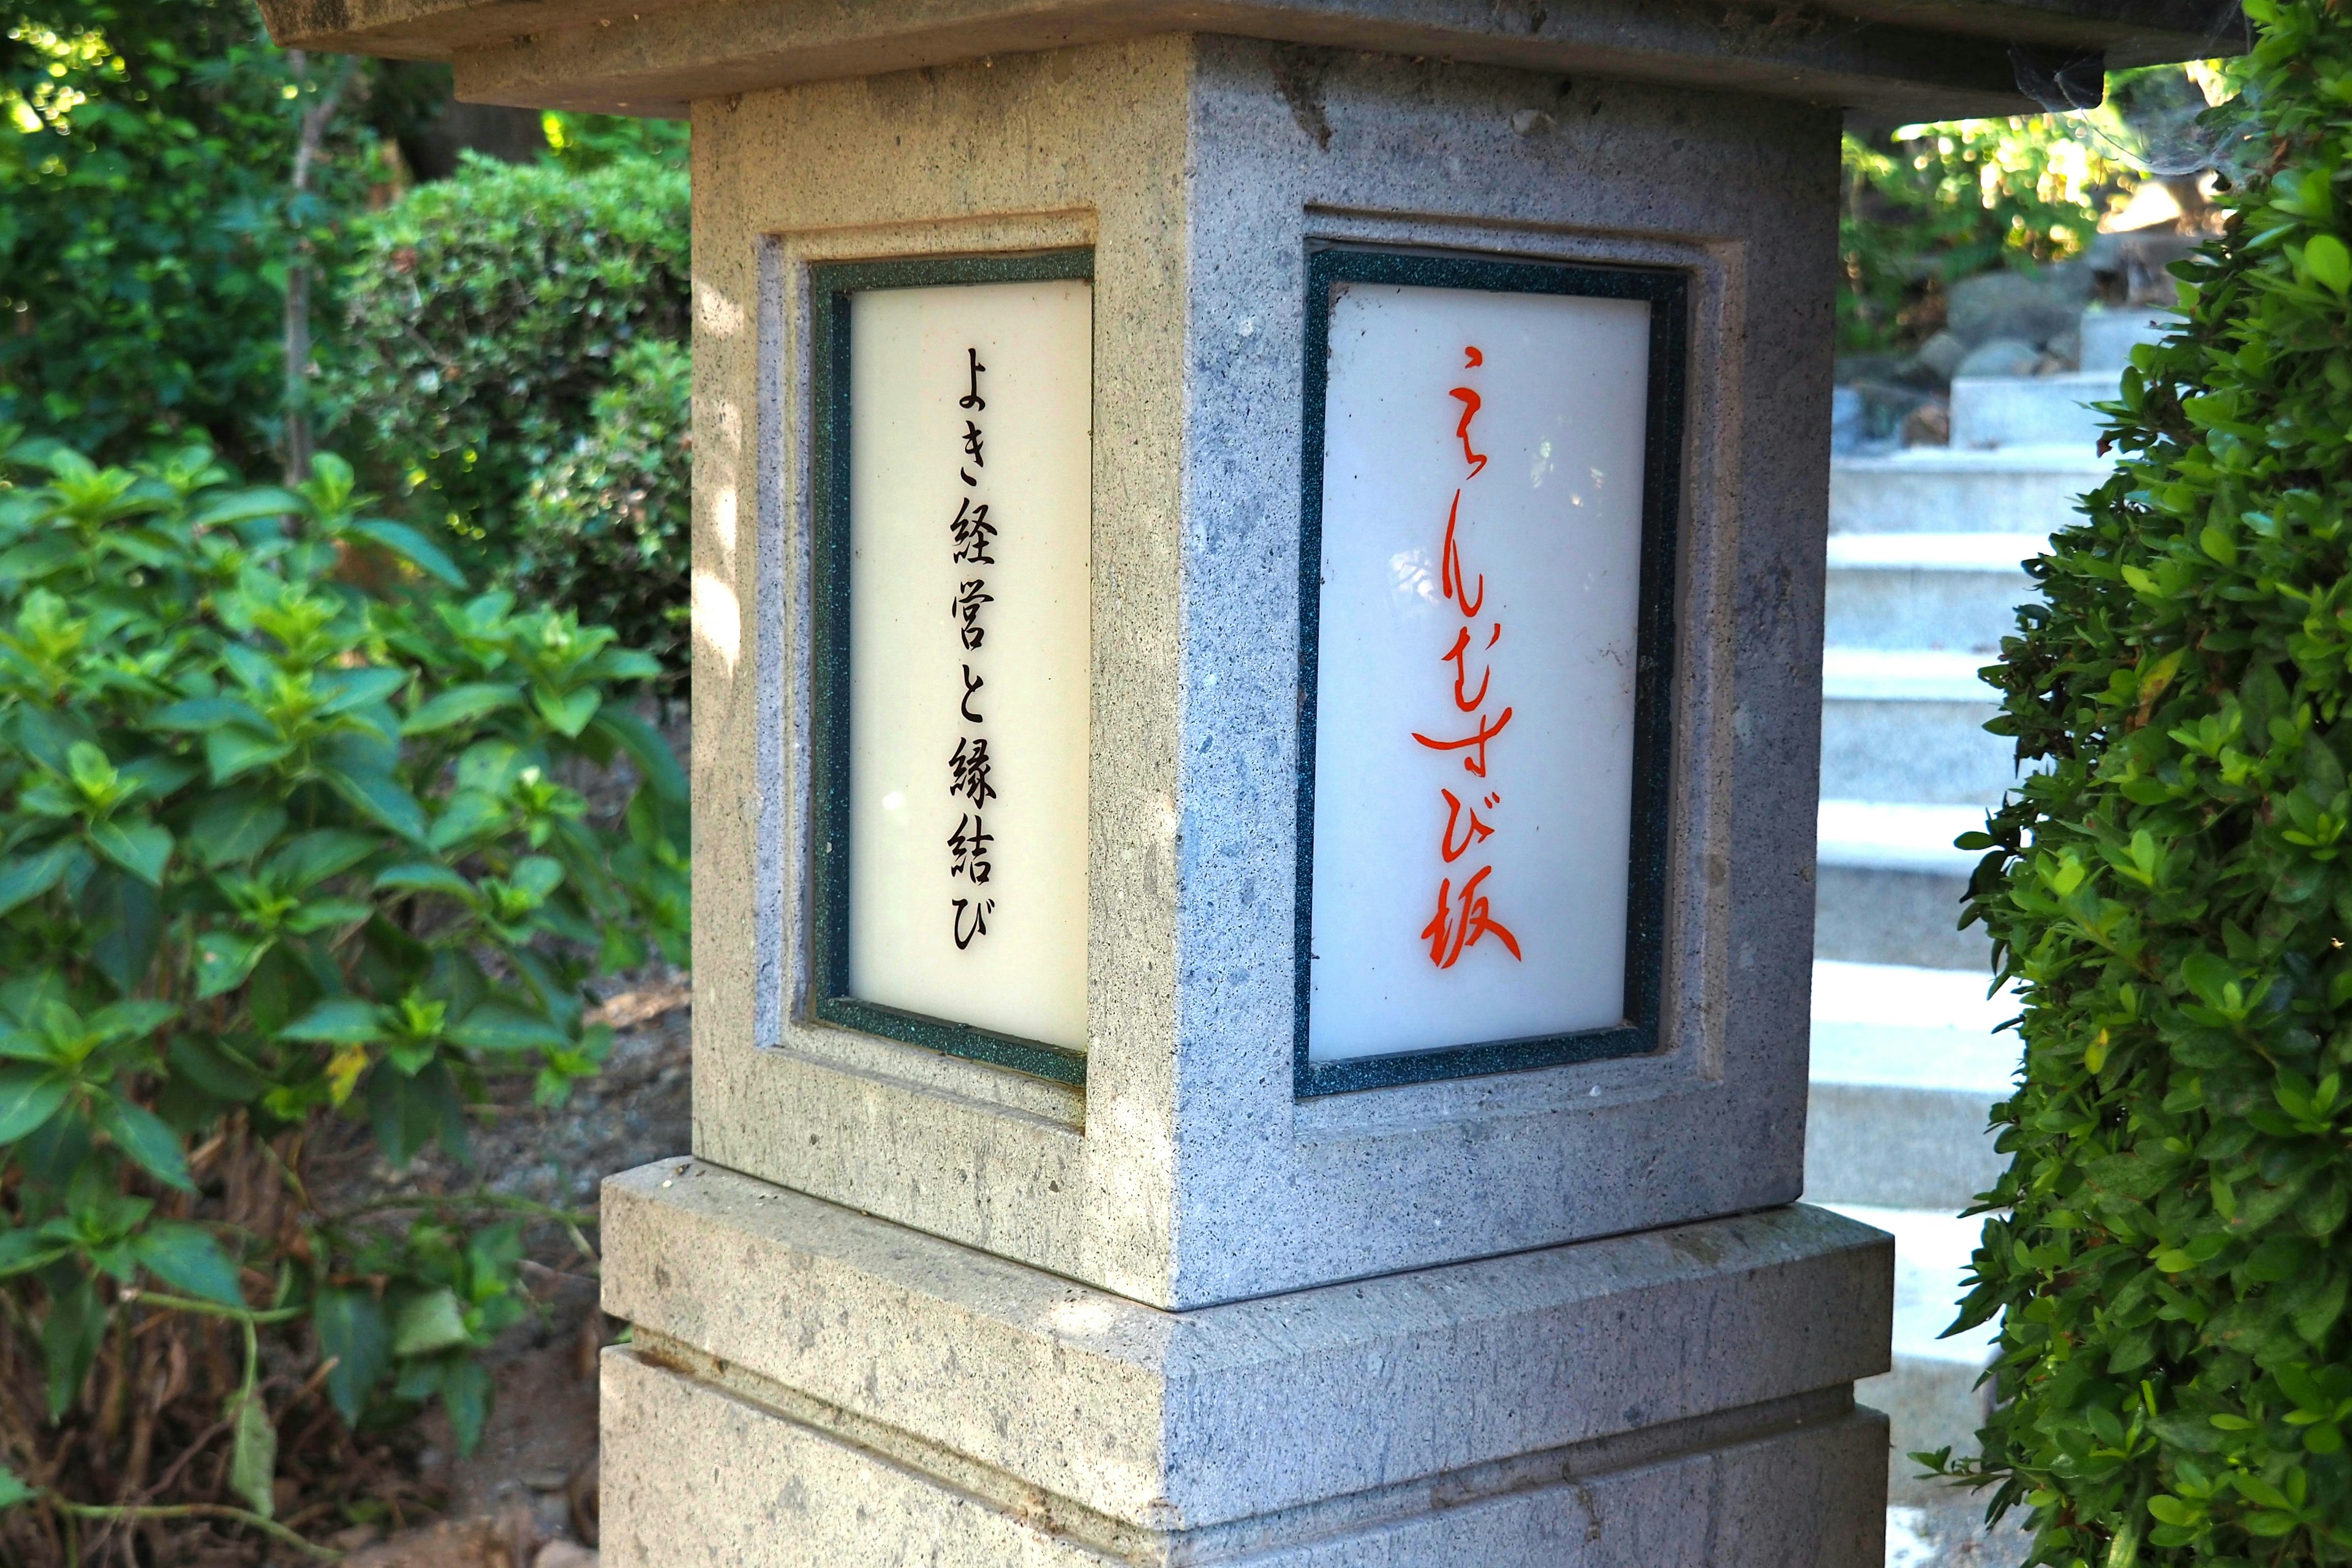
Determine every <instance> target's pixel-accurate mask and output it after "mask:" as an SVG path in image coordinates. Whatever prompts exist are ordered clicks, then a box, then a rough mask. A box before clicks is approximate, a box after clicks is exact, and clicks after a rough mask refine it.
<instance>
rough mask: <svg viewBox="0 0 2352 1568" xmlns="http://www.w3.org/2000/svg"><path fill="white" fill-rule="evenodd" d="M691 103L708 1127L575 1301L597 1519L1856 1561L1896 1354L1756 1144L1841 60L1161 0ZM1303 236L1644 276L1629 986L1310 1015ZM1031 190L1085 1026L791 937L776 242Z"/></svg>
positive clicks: (800, 568)
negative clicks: (1334, 1083)
mask: <svg viewBox="0 0 2352 1568" xmlns="http://www.w3.org/2000/svg"><path fill="white" fill-rule="evenodd" d="M694 132H695V191H696V225H697V226H696V234H695V254H696V269H697V286H696V289H697V292H696V316H697V331H698V335H697V340H696V376H697V429H698V437H697V447H696V456H697V464H698V468H697V501H698V551H697V559H698V577H697V587H696V612H697V626H698V639H697V654H698V664H697V669H696V679H697V686H696V696H695V700H696V720H697V722H696V756H695V775H696V798H697V803H698V840H697V846H696V854H697V863H696V875H697V933H696V935H697V943H698V948H697V954H696V966H695V973H696V985H697V994H696V1009H695V1027H696V1039H695V1101H696V1128H697V1131H696V1147H695V1154H696V1155H697V1156H698V1160H697V1161H695V1162H692V1163H681V1165H679V1166H674V1167H657V1168H653V1169H649V1170H647V1171H645V1172H641V1173H635V1174H633V1175H632V1176H630V1177H627V1178H625V1179H622V1180H618V1181H616V1182H615V1183H614V1184H613V1186H612V1188H611V1189H610V1193H609V1195H608V1198H607V1210H606V1213H607V1219H606V1227H607V1228H606V1248H607V1280H608V1284H607V1299H606V1305H607V1308H608V1310H611V1311H612V1312H613V1313H614V1314H615V1315H616V1316H619V1317H622V1318H625V1319H626V1320H628V1321H630V1322H631V1323H632V1324H634V1325H635V1330H636V1337H635V1341H634V1342H633V1343H632V1345H631V1346H630V1347H629V1348H628V1349H626V1350H623V1351H618V1352H614V1354H613V1356H612V1358H611V1360H610V1361H609V1362H608V1363H607V1373H606V1375H607V1379H608V1382H607V1405H606V1415H605V1426H606V1442H607V1445H608V1449H607V1454H606V1458H605V1462H604V1475H605V1477H606V1481H605V1486H606V1493H605V1504H604V1510H605V1519H606V1525H605V1531H606V1534H605V1546H604V1551H605V1552H606V1553H607V1559H608V1562H609V1563H611V1564H612V1565H613V1568H671V1565H674V1564H675V1565H687V1564H699V1563H710V1564H714V1565H715V1564H719V1563H728V1564H743V1563H775V1564H779V1565H782V1564H798V1563H826V1564H828V1565H831V1564H845V1565H846V1564H864V1563H871V1564H875V1565H876V1568H882V1565H884V1564H901V1563H924V1562H937V1563H952V1564H956V1565H957V1568H964V1565H966V1564H989V1563H1065V1562H1067V1563H1080V1562H1105V1561H1108V1562H1134V1563H1223V1562H1242V1561H1247V1562H1249V1563H1265V1564H1274V1563H1280V1564H1285V1565H1288V1564H1302V1565H1303V1564H1307V1563H1315V1564H1325V1563H1329V1564H1339V1563H1368V1564H1369V1563H1381V1564H1386V1565H1402V1564H1405V1563H1413V1564H1429V1565H1430V1568H1438V1565H1441V1564H1447V1565H1450V1564H1474V1563H1475V1564H1494V1565H1497V1568H1500V1565H1505V1564H1522V1563H1524V1564H1530V1565H1532V1564H1554V1563H1591V1564H1596V1565H1598V1564H1602V1563H1609V1564H1618V1563H1622V1564H1624V1565H1625V1568H1635V1565H1641V1568H1650V1565H1655V1564H1668V1563H1673V1564H1691V1565H1694V1568H1696V1565H1698V1564H1717V1563H1719V1564H1722V1565H1723V1568H1731V1565H1733V1564H1738V1565H1740V1568H1760V1565H1762V1564H1786V1565H1787V1568H1871V1565H1874V1564H1875V1563H1878V1561H1879V1560H1880V1556H1881V1552H1882V1548H1881V1544H1880V1542H1881V1530H1880V1521H1881V1519H1882V1517H1883V1514H1882V1510H1883V1507H1884V1495H1885V1493H1884V1488H1885V1452H1886V1448H1885V1426H1884V1422H1883V1421H1882V1420H1881V1419H1880V1418H1879V1417H1878V1416H1877V1415H1874V1414H1873V1413H1870V1412H1866V1411H1861V1410H1857V1409H1856V1408H1855V1407H1854V1406H1853V1403H1852V1395H1851V1384H1852V1382H1853V1380H1854V1379H1855V1378H1858V1377H1863V1376H1867V1375H1869V1374H1871V1373H1876V1372H1879V1371H1881V1370H1883V1369H1884V1368H1885V1366H1886V1364H1887V1350H1886V1328H1885V1325H1886V1321H1887V1314H1888V1307H1887V1301H1888V1290H1889V1283H1888V1280H1889V1270H1890V1267H1891V1262H1890V1257H1889V1254H1888V1252H1887V1251H1886V1249H1885V1244H1884V1242H1883V1241H1881V1240H1880V1239H1879V1238H1878V1237H1876V1235H1875V1233H1872V1232H1869V1231H1866V1230H1864V1229H1863V1228H1862V1227H1858V1226H1852V1225H1849V1224H1847V1223H1846V1222H1843V1221H1840V1220H1836V1219H1834V1218H1832V1217H1830V1216H1827V1215H1820V1214H1816V1213H1811V1212H1809V1211H1804V1210H1799V1209H1791V1208H1787V1207H1782V1206H1779V1205H1789V1204H1790V1203H1791V1201H1792V1200H1793V1199H1794V1198H1795V1197H1796V1196H1797V1194H1798V1193H1799V1191H1800V1190H1801V1180H1802V1172H1801V1163H1802V1145H1803V1110H1804V1103H1805V1040H1806V1034H1807V1028H1808V1013H1807V997H1806V980H1807V975H1808V973H1809V972H1810V957H1811V910H1812V907H1813V888H1812V885H1811V864H1812V816H1811V799H1812V792H1813V781H1814V769H1815V765H1816V763H1815V759H1816V757H1817V754H1818V744H1819V742H1818V716H1819V690H1820V674H1819V650H1820V643H1821V629H1820V626H1821V623H1820V614H1821V591H1822V590H1821V578H1822V532H1823V529H1822V518H1823V514H1824V510H1825V505H1826V501H1825V495H1824V490H1825V483H1826V471H1825V458H1826V450H1827V441H1826V431H1827V428H1828V394H1829V386H1828V381H1829V377H1828V368H1829V365H1828V355H1827V352H1826V350H1827V344H1828V342H1829V340H1830V333H1831V308H1830V307H1831V289H1832V280H1833V276H1832V255H1833V237H1834V220H1835V206H1836V201H1835V196H1836V193H1835V189H1834V184H1833V178H1834V170H1835V167H1836V146H1837V135H1838V121H1837V117H1836V116H1835V115H1834V114H1832V113H1828V112H1824V111H1823V110H1819V109H1816V108H1813V107H1811V106H1808V105H1803V104H1792V103H1788V102H1781V101H1772V100H1764V99H1751V98H1736V97H1726V96H1720V95H1707V94H1703V93H1697V92H1692V91H1687V90H1681V89H1669V88H1659V87H1651V86H1635V85H1631V84H1626V83H1622V82H1612V81H1608V80H1605V79H1570V80H1563V79H1559V78H1558V77H1552V76H1541V75H1535V74H1532V73H1528V72H1525V71H1518V70H1510V69H1498V68H1488V67H1474V66H1463V65H1449V64H1442V63H1438V62H1434V61H1430V60H1414V59H1406V58H1395V57H1391V56H1381V55H1366V54H1353V53H1348V52H1344V51H1338V50H1318V49H1305V48H1298V47H1288V46H1280V45H1274V44H1267V43H1260V42H1252V41H1246V40H1238V39H1232V38H1221V37H1192V36H1167V37H1151V38H1145V39H1140V40H1135V41H1129V42H1123V43H1117V44H1106V45H1098V46H1092V47H1077V48H1068V49H1060V50H1054V51H1048V52H1044V53H1037V54H1028V55H1013V56H1004V57H996V58H989V59H986V60H982V61H974V62H967V63H964V64H961V65H956V66H950V67H943V68H938V69H930V70H923V71H919V72H908V73H902V74H898V75H891V76H881V77H875V78H868V79H856V80H845V81H836V82H822V83H814V84H810V85H805V86H796V87H790V88H784V89H775V90H772V91H765V92H749V93H745V94H743V95H742V96H741V97H740V98H730V99H726V100H715V101H710V102H700V103H698V104H697V106H696V110H695V119H694ZM1330 246H1344V247H1363V248H1370V249H1376V250H1381V251H1384V252H1389V253H1396V254H1406V255H1423V254H1438V255H1474V256H1477V257H1480V258H1506V259H1510V260H1517V261H1533V262H1550V263H1578V264H1585V265H1598V266H1601V267H1631V268H1652V269H1661V270H1665V271H1670V272H1672V273H1673V274H1675V276H1677V277H1679V278H1680V279H1682V280H1683V282H1684V286H1685V289H1686V290H1687V300H1688V304H1687V314H1686V316H1685V325H1686V329H1687V341H1686V344H1685V353H1686V356H1687V360H1686V374H1685V377H1684V385H1685V389H1686V391H1685V398H1684V400H1683V403H1682V405H1681V406H1680V408H1679V409H1678V410H1677V416H1678V422H1677V426H1676V427H1675V429H1673V430H1672V431H1671V432H1669V433H1668V435H1667V436H1666V437H1665V438H1666V439H1668V440H1669V441H1671V442H1673V443H1674V445H1673V446H1671V447H1669V453H1670V461H1671V462H1672V463H1673V464H1674V467H1675V477H1676V479H1677V480H1678V485H1677V500H1676V504H1675V519H1674V521H1675V540H1676V544H1675V550H1674V552H1673V558H1672V560H1671V563H1669V564H1668V565H1667V566H1666V568H1665V570H1666V571H1667V572H1668V573H1670V574H1671V584H1670V591H1671V594H1672V618H1673V621H1674V624H1675V633H1674V637H1673V648H1672V664H1673V671H1674V673H1673V676H1672V682H1671V711H1672V716H1673V717H1672V734H1671V745H1672V752H1673V755H1674V759H1675V761H1674V764H1673V768H1672V771H1671V778H1670V784H1669V787H1668V790H1667V798H1666V803H1665V806H1664V816H1665V826H1664V837H1663V848H1662V850H1661V853H1660V857H1659V859H1660V869H1659V870H1658V872H1657V875H1658V876H1659V878H1660V879H1661V883H1662V885H1661V887H1660V889H1659V894H1660V899H1659V903H1660V908H1661V909H1662V910H1663V914H1662V920H1663V922H1664V941H1663V942H1662V943H1661V954H1662V960H1661V962H1662V973H1661V976H1660V980H1659V986H1658V994H1657V1005H1656V1013H1655V1027H1656V1037H1657V1042H1658V1047H1659V1048H1657V1049H1654V1050H1650V1051H1646V1052H1644V1053H1643V1054H1639V1055H1630V1056H1618V1057H1612V1058H1604V1059H1594V1060H1585V1061H1572V1062H1566V1063H1555V1064H1553V1065H1549V1066H1541V1067H1537V1068H1531V1069H1529V1070H1523V1071H1515V1072H1501V1073H1497V1072H1492V1071H1487V1072H1485V1073H1483V1074H1479V1075H1475V1076H1465V1077H1452V1078H1440V1079H1435V1080H1433V1081H1426V1082H1412V1083H1400V1084H1394V1085H1391V1086H1388V1087H1382V1088H1378V1089H1367V1090H1364V1091H1361V1092H1355V1093H1340V1094H1326V1095H1307V1094H1303V1093H1302V1091H1301V1088H1300V1085H1299V1083H1298V1081H1297V1077H1296V1075H1295V1074H1294V1070H1293V1069H1294V1062H1293V1052H1294V1047H1295V1044H1296V1037H1297V1030H1296V1021H1297V1008H1298V1006H1299V1005H1300V987H1299V985H1298V983H1297V957H1296V951H1297V950H1296V946H1295V931H1296V928H1297V919H1298V912H1297V911H1298V909H1299V907H1300V906H1299V902H1298V900H1299V898H1300V896H1301V893H1300V889H1299V885H1298V883H1297V879H1296V872H1295V869H1294V868H1296V866H1297V863H1298V853H1297V834H1298V831H1299V827H1298V823H1299V818H1298V816H1297V797H1298V785H1297V779H1298V771H1299V768H1300V766H1301V764H1302V756H1301V752H1300V746H1301V741H1300V728H1299V723H1298V713H1299V705H1300V701H1301V698H1300V652H1299V649H1300V637H1301V629H1300V628H1301V618H1300V616H1301V612H1300V609H1299V605H1300V572H1301V566H1300V537H1301V527H1302V521H1301V520H1302V511H1301V500H1300V497H1301V494H1302V488H1303V487H1302V479H1303V478H1304V476H1305V463H1306V461H1307V459H1306V458H1303V456H1302V451H1303V444H1302V429H1303V422H1304V419H1305V395H1304V393H1303V391H1302V388H1303V386H1304V385H1305V384H1306V373H1307V365H1306V363H1305V355H1306V352H1307V351H1306V344H1307V341H1308V333H1307V313H1308V311H1309V310H1315V309H1318V308H1321V307H1320V306H1319V305H1318V302H1316V301H1314V300H1310V298H1309V292H1308V289H1307V281H1306V279H1307V258H1308V257H1309V256H1310V255H1311V254H1312V253H1313V252H1315V251H1316V250H1317V249H1318V248H1319V247H1330ZM1073 248H1086V249H1090V250H1091V252H1092V262H1091V277H1092V282H1091V288H1092V291H1093V309H1094V321H1095V326H1094V363H1095V366H1096V369H1095V374H1094V382H1095V394H1094V433H1093V458H1092V461H1093V474H1094V478H1093V496H1094V514H1093V517H1094V521H1093V524H1092V563H1091V571H1092V584H1093V656H1092V657H1093V677H1092V689H1093V709H1092V724H1091V737H1092V738H1091V745H1092V757H1091V762H1090V770H1089V773H1090V780H1091V797H1092V810H1091V820H1092V823H1093V828H1092V835H1091V847H1090V850H1089V856H1088V876H1089V882H1090V888H1091V893H1090V900H1089V905H1088V908H1089V915H1088V936H1087V942H1088V948H1087V968H1088V974H1089V983H1088V998H1087V1051H1086V1056H1085V1059H1084V1068H1083V1083H1068V1082H1055V1081H1049V1080H1048V1079H1044V1078H1039V1077H1032V1076H1027V1075H1024V1074H1022V1073H1018V1072H1010V1071H1007V1070H1005V1069H1004V1068H1002V1067H999V1066H993V1065H990V1064H988V1063H986V1062H983V1061H979V1060H972V1059H967V1058H961V1057H958V1056H955V1055H951V1054H942V1053H940V1052H938V1051H934V1050H930V1049H926V1048H924V1047H923V1046H921V1045H920V1044H916V1043H908V1042H906V1041H901V1040H896V1039H888V1038H884V1037H880V1036H878V1035H875V1034H871V1033H866V1032H863V1031H860V1030H857V1029H854V1028H847V1027H842V1026H838V1025H835V1024H832V1023H828V1022H826V1021H825V1020H824V1017H822V1016H819V1014H818V1012H817V1009H816V1005H815V1001H814V998H815V996H816V995H817V994H818V991H819V989H820V987H821V986H822V984H823V981H824V972H823V966H822V964H821V963H819V962H818V960H817V959H816V958H815V957H814V956H813V944H815V943H817V942H819V941H820V939H819V938H817V937H814V936H813V935H812V934H811V933H812V932H813V931H815V929H816V926H817V922H818V920H819V911H818V909H817V905H816V900H817V897H818V893H817V890H816V889H818V887H819V886H820V885H821V878H819V877H818V876H817V875H816V874H815V873H814V872H813V871H812V869H811V868H812V864H813V861H814V857H815V854H816V842H817V839H818V837H819V836H820V835H821V834H822V833H824V831H826V829H825V828H824V826H823V823H824V816H823V801H822V800H821V799H820V798H819V794H818V788H817V786H816V785H815V784H814V783H813V780H814V779H816V778H817V777H819V776H821V773H822V770H821V768H820V767H819V765H818V764H817V763H816V762H815V761H814V754H815V753H816V752H818V751H819V750H821V748H822V747H823V746H824V744H825V740H824V733H823V732H822V730H821V724H820V721H819V718H818V717H817V715H818V714H819V713H821V711H822V707H821V702H820V700H819V695H818V694H817V693H816V691H815V689H814V684H813V681H814V677H813V673H812V671H813V662H814V657H815V656H814V653H813V652H812V642H813V637H814V634H813V633H812V630H811V627H812V624H813V620H814V616H816V615H817V613H818V606H819V604H820V596H819V595H818V591H817V589H816V587H815V586H814V574H816V573H817V572H818V571H819V570H820V569H821V563H819V562H818V561H817V559H816V554H817V545H816V543H815V541H816V539H817V537H818V531H819V530H820V529H821V528H822V527H823V526H824V515H825V514H824V507H823V504H822V496H821V494H820V491H821V462H820V459H819V457H818V455H817V454H818V450H819V433H820V432H819V421H820V416H821V413H822V400H821V398H820V397H819V396H818V395H816V394H814V393H813V391H812V387H813V385H814V384H816V381H817V369H818V363H819V362H818V359H817V354H818V348H817V344H818V342H819V341H820V339H819V332H820V323H819V310H818V308H817V307H818V301H817V300H816V299H815V297H814V293H813V288H814V282H813V280H814V279H819V278H821V277H824V276H825V275H826V274H824V272H822V271H821V270H820V269H822V268H828V267H830V266H833V265H835V264H839V263H848V262H856V263H870V262H873V261H876V260H877V259H883V260H888V259H893V258H926V257H943V256H982V257H988V256H1004V255H1014V256H1017V255H1023V254H1030V253H1038V252H1067V251H1069V250H1071V249H1073ZM1441 521H1442V519H1441ZM1434 651H1441V652H1442V651H1443V650H1442V648H1441V649H1437V650H1434ZM1722 1215H1747V1216H1748V1217H1744V1218H1729V1219H1726V1218H1718V1217H1716V1216H1722ZM1629 1233H1631V1234H1629ZM1480 1260H1484V1261H1480Z"/></svg>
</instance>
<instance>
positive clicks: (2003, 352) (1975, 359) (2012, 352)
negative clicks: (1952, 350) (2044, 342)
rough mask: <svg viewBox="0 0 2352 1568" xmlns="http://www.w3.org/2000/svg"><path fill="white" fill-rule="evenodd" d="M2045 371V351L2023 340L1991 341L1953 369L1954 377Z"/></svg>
mask: <svg viewBox="0 0 2352 1568" xmlns="http://www.w3.org/2000/svg"><path fill="white" fill-rule="evenodd" d="M2041 367H2042V351H2041V350H2040V349H2038V348H2036V347H2035V346H2034V345H2033V344H2032V343H2029V342H2026V341H2025V340H2024V339H2023V338H1988V339H1986V340H1985V341H1984V342H1980V343H1979V344H1978V345H1977V346H1976V347H1974V348H1972V349H1970V350H1969V352H1968V353H1967V354H1966V356H1964V357H1963V358H1962V359H1961V361H1960V363H1958V365H1957V366H1955V367H1954V368H1953V371H1952V374H1954V375H2032V374H2033V373H2034V372H2035V371H2037V370H2039V369H2040V368H2041Z"/></svg>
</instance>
